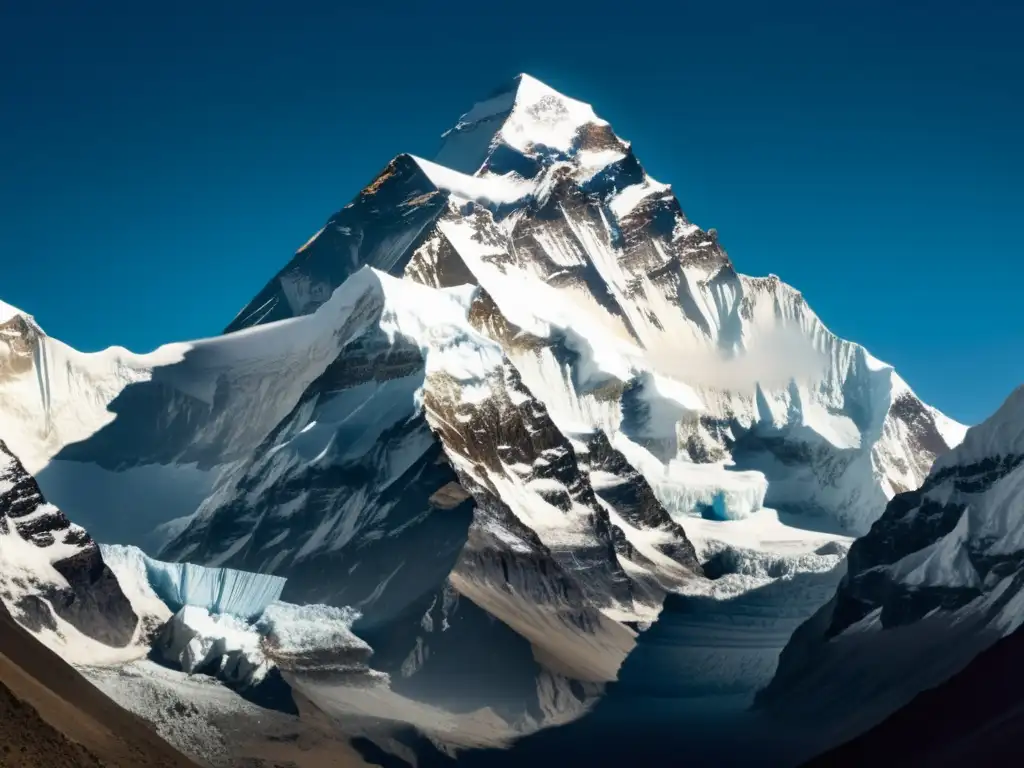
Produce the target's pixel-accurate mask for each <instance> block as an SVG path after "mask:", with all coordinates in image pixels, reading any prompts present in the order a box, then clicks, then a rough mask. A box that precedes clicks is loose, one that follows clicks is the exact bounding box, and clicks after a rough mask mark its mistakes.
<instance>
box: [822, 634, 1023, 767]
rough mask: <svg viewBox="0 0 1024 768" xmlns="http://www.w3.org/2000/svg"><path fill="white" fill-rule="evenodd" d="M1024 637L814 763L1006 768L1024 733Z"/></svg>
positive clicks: (1004, 643) (1000, 645)
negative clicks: (995, 767)
mask: <svg viewBox="0 0 1024 768" xmlns="http://www.w3.org/2000/svg"><path fill="white" fill-rule="evenodd" d="M1022 658H1024V632H1021V631H1020V630H1018V631H1016V632H1014V633H1013V634H1011V635H1009V636H1007V637H1005V638H1003V639H1002V640H1000V641H999V642H997V643H996V644H995V645H993V646H992V647H991V648H989V649H988V650H987V651H985V652H983V653H981V654H979V655H978V657H977V658H976V659H974V660H973V661H972V662H971V663H970V664H968V665H967V666H966V667H965V668H964V669H963V670H961V671H960V672H958V673H957V674H956V675H954V676H953V677H951V678H950V679H949V680H947V681H946V682H944V683H942V684H941V685H938V686H936V687H935V688H932V689H929V690H926V691H924V692H922V693H920V694H918V695H917V696H916V697H915V698H914V699H913V700H912V701H911V702H910V703H909V704H907V705H906V706H905V707H903V708H902V709H900V710H899V711H897V712H896V713H895V714H893V715H892V716H890V717H888V718H887V719H886V720H884V721H883V722H882V723H880V724H879V725H877V726H875V727H874V728H872V729H871V730H870V731H868V732H867V733H865V734H863V735H861V736H859V737H857V738H855V739H853V740H852V741H849V742H847V743H845V744H843V745H841V746H839V747H837V748H835V749H833V750H831V751H829V752H826V753H825V754H823V755H820V756H818V757H817V758H815V759H814V760H812V761H810V762H809V763H807V766H808V768H810V767H811V766H815V768H817V766H822V768H824V766H833V765H834V766H857V765H870V764H881V763H890V764H902V765H915V766H922V768H924V767H925V766H928V767H929V768H932V767H934V768H938V766H953V765H963V764H964V763H965V762H967V763H971V764H974V765H1000V764H1002V763H1003V762H1005V761H1006V760H1007V759H1008V757H1009V756H1010V755H1013V754H1015V753H1016V752H1017V750H1018V749H1019V744H1020V737H1021V734H1022V733H1024V672H1022V671H1024V666H1022V664H1021V659H1022Z"/></svg>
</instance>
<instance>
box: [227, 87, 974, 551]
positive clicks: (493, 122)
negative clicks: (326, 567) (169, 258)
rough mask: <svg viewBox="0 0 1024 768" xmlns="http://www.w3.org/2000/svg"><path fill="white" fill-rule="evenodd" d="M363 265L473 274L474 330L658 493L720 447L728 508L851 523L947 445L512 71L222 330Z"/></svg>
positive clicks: (419, 276) (623, 157)
mask: <svg viewBox="0 0 1024 768" xmlns="http://www.w3.org/2000/svg"><path fill="white" fill-rule="evenodd" d="M445 166H448V167H445ZM389 212H395V213H389ZM362 264H369V265H371V266H374V267H375V268H378V269H384V270H388V271H390V272H392V273H393V274H404V275H405V276H406V277H408V278H411V279H414V280H417V281H420V282H423V283H426V284H428V285H431V286H435V287H443V286H450V285H457V284H463V283H467V282H469V283H474V284H477V285H480V286H481V287H482V288H483V289H484V291H485V292H486V294H487V295H488V296H489V297H490V299H491V300H492V301H493V302H494V309H493V311H492V312H491V313H489V314H496V315H498V319H497V324H498V326H497V327H492V328H488V329H487V331H488V333H489V334H491V335H492V336H493V337H494V338H496V339H497V340H499V341H501V342H502V344H503V346H504V347H505V348H506V350H507V351H508V354H509V356H510V358H511V359H512V361H513V362H514V363H515V365H516V366H517V368H518V369H519V370H520V372H521V375H522V377H523V381H524V384H525V385H526V386H527V388H528V389H529V390H530V391H531V392H533V393H534V394H535V395H536V396H537V397H538V398H540V399H541V400H542V401H543V402H544V404H545V405H546V406H547V407H548V409H549V411H550V412H551V413H552V416H553V418H554V419H555V421H556V422H557V423H559V424H560V425H561V426H563V427H572V426H574V425H576V424H583V425H585V426H586V427H588V428H595V427H598V428H601V429H603V430H604V431H605V432H606V433H608V434H609V437H615V436H619V435H621V436H622V437H624V438H627V439H628V440H630V441H632V442H634V443H636V444H638V445H639V446H640V447H642V448H643V449H645V452H649V453H651V454H653V455H654V456H656V457H657V458H658V459H659V460H660V461H661V462H662V463H663V464H668V465H669V466H670V468H671V469H673V470H675V471H670V472H669V473H668V474H669V476H668V477H667V478H666V479H664V480H663V481H662V483H661V484H662V485H664V486H666V487H665V488H664V489H663V490H662V493H661V495H662V496H663V497H664V498H671V497H672V494H673V491H674V490H676V488H678V487H679V486H689V487H692V486H693V485H694V484H695V482H694V481H695V480H696V483H697V484H699V483H700V482H701V481H702V480H704V478H712V479H711V480H704V482H707V485H708V486H709V487H707V488H705V489H704V491H703V494H701V496H702V497H703V500H704V501H706V502H708V503H710V502H711V501H712V499H713V498H714V495H715V486H716V485H718V486H720V485H724V484H727V483H728V481H729V479H728V478H727V477H726V478H724V479H723V477H722V476H723V475H725V474H726V473H725V469H724V468H725V467H726V466H728V465H727V464H725V463H723V462H726V461H727V460H728V459H729V458H730V457H731V458H732V459H733V460H734V465H733V466H732V468H733V469H740V470H742V469H748V470H753V471H754V472H757V473H760V474H759V475H757V476H756V477H761V476H763V477H762V479H761V480H760V482H758V481H757V479H756V477H755V478H752V479H751V480H750V481H748V485H751V486H753V487H752V488H750V490H749V491H747V492H746V493H744V494H741V498H735V499H732V500H733V501H734V502H735V503H734V504H733V505H731V506H729V505H727V509H726V514H728V515H730V516H741V515H744V514H748V513H749V512H751V511H755V510H756V509H757V508H758V507H759V506H760V504H762V503H765V504H768V505H770V506H774V507H776V508H779V509H784V510H792V511H801V512H808V513H812V514H824V515H827V516H828V517H830V518H832V519H833V520H834V521H837V522H839V523H841V524H842V525H844V526H845V527H847V528H848V529H849V530H851V531H853V532H855V533H860V532H864V531H866V530H867V528H868V527H869V526H870V523H871V522H872V521H873V520H874V518H875V517H877V515H878V513H879V511H880V509H881V508H882V507H883V506H884V503H885V501H886V499H887V498H889V497H891V496H892V495H893V493H895V492H898V491H902V490H907V489H909V488H914V487H917V485H919V484H920V482H921V481H922V480H923V478H924V475H925V474H926V473H927V471H928V468H929V467H930V465H931V462H932V461H933V460H934V458H935V457H936V456H937V455H940V454H941V453H943V452H944V451H945V450H947V448H948V447H949V446H950V445H953V444H956V443H957V442H958V441H959V439H960V437H962V428H961V427H959V425H956V424H954V423H952V422H950V421H949V420H948V419H946V418H945V417H943V416H942V415H941V414H938V413H937V412H935V411H934V409H931V408H929V407H927V406H925V405H924V404H923V403H921V402H920V400H919V399H918V398H917V397H916V396H914V394H913V393H912V392H911V391H910V389H909V388H908V387H907V385H906V384H905V383H904V382H903V381H902V379H900V378H899V377H898V376H897V375H896V374H895V373H894V372H893V371H892V369H891V368H890V367H889V366H886V365H884V364H882V363H880V362H879V361H877V360H875V359H874V358H873V357H871V356H870V355H869V354H867V353H866V352H865V351H864V350H863V348H861V347H859V346H857V345H855V344H850V343H848V342H844V341H842V340H839V339H837V338H836V337H835V336H833V335H832V334H831V333H829V332H828V331H827V329H825V328H824V326H823V325H822V324H821V322H820V321H819V320H818V318H817V317H816V316H815V315H814V313H813V312H812V311H811V310H810V309H809V308H808V307H807V305H806V303H805V302H804V300H803V298H802V297H801V296H800V294H799V293H798V292H796V291H795V290H794V289H792V288H790V287H789V286H787V285H786V284H785V283H782V282H781V281H779V280H778V279H777V278H775V277H769V278H764V279H761V278H747V277H744V276H741V275H739V274H738V273H736V271H735V270H734V269H733V267H732V264H731V263H730V261H729V259H728V257H727V256H726V255H725V252H724V251H723V250H722V248H721V246H720V245H719V244H718V241H717V237H716V235H715V234H714V233H713V232H711V233H707V232H704V231H702V230H700V229H699V228H698V227H696V226H695V225H693V224H691V223H690V222H689V221H688V220H687V219H686V217H685V216H684V214H683V213H682V211H681V210H680V208H679V204H678V202H677V201H676V199H675V197H674V196H673V195H672V194H671V189H670V188H669V187H667V186H666V185H663V184H659V183H658V182H656V181H654V180H653V179H651V178H650V177H649V176H647V174H646V173H645V172H644V170H643V168H642V167H641V166H640V164H639V162H638V161H637V159H636V157H635V155H634V154H633V152H632V149H631V147H630V146H629V144H628V143H627V142H624V141H622V140H621V139H619V138H618V137H616V136H615V134H614V133H613V132H612V131H611V129H610V127H609V126H608V125H607V123H605V122H604V121H602V120H601V119H600V118H598V117H597V116H596V115H595V114H594V112H593V110H592V109H591V108H590V107H589V106H588V105H585V104H581V103H580V102H577V101H574V100H573V99H569V98H567V97H565V96H562V95H561V94H558V93H556V92H555V91H553V90H551V89H550V88H548V87H547V86H545V85H543V84H541V83H539V82H537V81H536V80H534V79H532V78H530V77H529V76H526V75H522V76H520V77H519V78H517V79H516V80H515V81H514V82H513V83H512V85H511V86H510V87H508V88H506V89H504V90H503V91H502V92H500V93H498V94H496V95H495V96H494V97H493V98H491V99H489V100H487V101H485V102H482V103H480V104H477V105H476V106H474V108H473V109H472V110H470V112H468V113H467V114H466V115H464V116H463V118H462V119H461V120H460V122H459V124H458V125H457V126H456V127H455V128H454V129H453V130H452V131H450V132H449V133H448V134H446V141H445V144H444V146H443V147H442V150H441V152H440V154H439V155H438V163H433V162H429V161H425V160H421V159H419V158H414V157H411V156H408V155H402V156H399V157H398V158H396V159H395V161H393V162H392V163H391V164H390V165H389V166H388V168H387V169H385V171H384V172H383V173H382V174H381V175H380V176H378V178H377V179H375V180H374V182H373V183H372V184H370V185H369V186H368V187H367V188H366V189H365V190H363V192H362V193H361V194H360V195H359V196H358V197H357V198H356V199H355V200H354V201H353V202H352V203H351V204H350V205H348V206H346V207H345V208H344V209H343V210H342V211H340V212H339V213H338V214H336V215H335V216H334V217H333V218H332V219H331V220H330V221H329V222H328V224H327V225H326V226H325V228H324V229H323V230H321V232H320V233H318V234H317V235H316V236H314V237H313V238H312V239H311V240H310V241H309V242H308V243H307V244H306V245H305V246H303V248H302V249H300V251H299V252H298V253H297V254H296V256H295V258H294V259H293V260H292V261H291V262H290V263H289V264H288V265H287V266H286V267H285V268H284V269H283V270H282V271H281V272H280V273H279V275H278V276H277V277H276V278H274V279H273V280H272V281H271V282H270V283H268V285H267V287H266V288H265V289H264V290H263V291H262V292H261V293H260V294H259V295H258V296H257V297H256V298H255V299H254V300H253V302H251V303H250V304H249V305H248V306H247V307H246V308H244V309H243V310H242V312H240V313H239V315H238V317H237V318H236V319H235V321H234V322H233V323H232V324H231V325H230V326H229V330H233V329H238V328H241V327H246V326H250V325H252V324H254V323H260V322H266V321H267V320H270V319H279V318H285V317H292V316H295V315H299V314H303V313H308V312H309V311H311V309H313V308H315V307H316V306H317V305H318V304H319V303H321V302H322V301H324V300H325V299H326V297H328V296H330V294H331V292H332V291H333V290H334V289H335V288H337V287H338V286H339V285H340V284H341V283H342V282H343V281H344V279H345V278H346V277H347V276H348V275H349V274H351V272H352V271H353V270H354V269H356V268H358V266H359V265H362ZM503 333H504V336H503V335H502V334H503ZM509 334H511V335H509ZM780 360H782V361H784V362H780ZM673 460H675V461H679V462H682V463H683V464H684V465H685V466H682V467H675V466H673V465H672V464H671V462H672V461H673ZM694 464H697V465H702V466H700V469H701V470H702V472H701V475H703V477H702V478H700V479H696V478H694V477H693V476H692V474H691V473H689V472H687V470H688V469H690V468H691V467H692V465H694ZM716 474H717V476H718V477H717V478H716ZM765 478H766V479H767V482H766V481H765ZM809 491H810V492H809ZM682 511H683V512H689V511H690V510H689V509H686V510H682Z"/></svg>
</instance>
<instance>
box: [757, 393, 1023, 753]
mask: <svg viewBox="0 0 1024 768" xmlns="http://www.w3.org/2000/svg"><path fill="white" fill-rule="evenodd" d="M1022 513H1024V387H1021V388H1020V389H1018V390H1017V391H1015V392H1014V393H1013V394H1012V395H1010V397H1009V398H1008V399H1007V400H1006V402H1005V403H1004V404H1003V406H1002V407H1001V408H1000V409H999V410H998V411H997V412H996V413H995V414H993V415H992V416H991V417H990V418H989V419H987V420H986V421H985V422H983V423H982V424H979V425H978V426H975V427H972V428H971V429H970V430H969V431H968V432H967V435H966V437H965V438H964V441H963V443H962V444H961V445H960V446H958V447H957V448H955V449H954V450H952V451H950V452H949V453H948V454H946V455H945V456H943V457H941V458H940V459H938V460H937V461H936V462H935V465H934V467H933V468H932V471H931V472H930V473H929V475H928V477H927V479H926V480H925V481H924V483H923V484H922V485H921V487H920V488H919V489H917V490H915V491H910V492H907V493H903V494H900V495H898V496H896V497H895V498H893V500H892V501H891V502H890V503H889V505H888V507H887V508H886V510H885V512H884V513H883V514H882V516H881V517H880V518H879V519H878V520H877V521H876V522H875V524H874V525H873V526H872V527H871V530H870V531H869V532H868V533H867V534H866V535H865V536H863V537H861V538H860V539H858V540H857V541H856V542H854V544H853V546H852V547H851V548H850V552H849V557H848V566H847V574H846V576H845V577H844V579H843V580H842V582H841V583H840V585H839V587H838V589H837V591H836V594H835V596H834V597H833V599H832V600H830V601H829V602H828V603H827V604H826V605H825V606H823V607H822V608H821V609H820V610H819V611H818V612H817V613H816V614H815V615H814V616H813V617H812V618H810V619H809V620H808V621H807V622H806V623H805V624H804V625H803V626H801V627H800V628H799V629H798V630H797V631H796V632H795V633H794V635H793V637H792V638H791V640H790V642H789V644H788V645H787V647H786V650H785V651H784V652H783V654H782V656H781V658H780V662H779V668H778V672H777V674H776V676H775V679H774V680H773V681H772V683H771V685H770V686H769V687H768V688H767V689H766V690H765V691H764V692H763V693H762V695H761V697H760V700H761V702H762V703H763V705H764V706H766V707H772V708H779V707H781V708H784V709H786V710H790V711H792V710H794V709H798V708H799V709H808V710H809V709H814V710H815V711H816V712H817V713H818V715H828V714H830V713H829V710H830V709H831V708H830V707H829V706H828V704H827V699H828V697H829V696H830V695H831V694H829V693H828V691H829V690H832V691H834V687H835V686H838V687H840V688H841V689H842V690H843V692H844V698H843V705H842V706H843V708H844V709H846V710H848V711H857V712H859V713H860V716H859V717H858V718H854V721H853V722H852V723H850V724H849V725H848V726H847V727H846V728H845V731H844V733H845V735H846V736H847V737H849V736H852V735H855V734H856V733H858V732H860V731H863V730H864V729H865V728H867V727H868V726H871V725H873V724H874V723H876V722H878V720H880V719H881V718H882V717H884V716H885V715H886V714H888V713H889V712H891V711H893V710H894V709H896V708H897V707H900V706H902V705H903V704H906V703H907V701H909V700H910V699H911V697H913V696H914V694H916V693H917V692H918V691H921V690H923V689H925V688H930V687H932V686H935V685H936V684H938V683H941V682H942V681H943V680H946V679H947V678H949V677H950V676H951V675H953V674H954V673H956V672H957V671H958V670H960V669H961V668H963V667H964V666H965V665H968V662H971V663H970V666H968V670H970V669H972V668H973V669H975V670H976V671H975V672H969V671H968V670H965V671H964V673H962V674H961V675H959V676H957V678H955V680H951V681H950V682H949V683H947V684H946V685H945V686H943V688H941V689H939V690H940V691H946V693H945V694H942V693H937V692H930V693H929V694H925V695H922V696H921V697H920V698H919V699H918V700H917V701H915V702H914V703H913V704H912V705H911V706H910V708H908V710H907V712H908V713H909V712H914V711H922V712H925V711H929V709H930V708H931V707H936V708H940V709H944V708H948V704H949V702H948V701H946V700H945V699H946V698H948V696H949V695H950V692H952V691H958V690H961V689H963V688H964V687H970V686H972V685H976V684H977V681H978V680H980V679H982V677H983V676H986V675H987V676H988V678H985V679H989V678H990V677H991V675H992V674H993V670H992V659H996V658H1006V656H1007V654H1008V653H1009V651H1008V650H1007V649H1008V648H1010V647H1016V646H1017V645H1018V644H1019V641H1018V640H1012V641H1011V640H1007V641H1005V642H1003V643H1001V644H1000V645H999V648H1000V650H998V651H997V650H996V649H993V650H992V651H991V652H990V653H989V654H988V655H985V654H982V655H981V656H978V654H980V653H981V652H983V651H985V649H986V648H987V647H988V646H990V645H992V644H993V643H995V642H996V641H998V640H999V639H1000V638H1002V637H1005V636H1007V635H1011V634H1012V635H1014V636H1016V635H1017V634H1018V628H1019V627H1020V625H1021V622H1022V621H1024V611H1022V606H1024V591H1022V586H1024V526H1022V525H1021V519H1022V517H1021V516H1022ZM975 656H978V658H977V659H975V660H974V661H973V662H972V661H971V660H972V659H974V657H975ZM984 659H988V660H987V661H986V660H984ZM993 695H995V693H993ZM944 697H945V698H944ZM978 706H982V705H980V704H979V705H978ZM986 706H987V705H986ZM1008 709H1009V708H1008ZM831 714H834V713H831ZM896 718H897V720H905V717H903V716H902V715H897V716H896ZM889 732H895V733H896V734H897V736H894V738H897V737H898V734H899V728H897V727H895V726H890V725H885V726H882V727H881V729H880V730H879V731H878V733H879V734H883V733H889ZM942 733H944V734H946V735H949V736H950V737H952V734H951V733H950V732H949V731H945V730H944V731H942ZM961 733H962V732H961ZM873 738H877V737H873ZM903 738H904V739H906V736H905V735H904V737H903ZM870 742H871V739H870V738H869V740H868V743H870ZM851 749H854V748H852V747H851Z"/></svg>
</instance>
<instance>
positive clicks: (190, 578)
mask: <svg viewBox="0 0 1024 768" xmlns="http://www.w3.org/2000/svg"><path fill="white" fill-rule="evenodd" d="M101 550H102V553H103V558H104V560H106V562H107V563H108V564H109V565H110V566H111V568H112V569H113V570H114V572H115V573H116V574H117V575H118V577H119V578H122V579H126V580H127V586H126V590H130V591H129V592H128V594H129V598H131V597H132V595H133V594H135V595H140V594H143V595H148V592H149V591H152V593H153V594H154V595H155V596H156V597H158V598H159V599H160V601H161V602H163V603H165V604H166V605H167V606H168V608H169V609H170V610H172V611H177V610H179V609H180V608H183V607H185V606H189V607H197V608H203V609H205V610H206V611H208V612H209V613H211V614H228V615H231V616H237V617H240V618H243V619H255V618H257V617H259V616H260V614H262V613H263V611H264V610H265V609H266V607H267V606H268V605H270V604H271V603H272V602H274V601H275V600H277V599H278V598H279V597H281V592H282V590H283V589H284V585H285V582H286V581H287V579H285V578H282V577H280V576H273V575H269V574H264V573H250V572H247V571H239V570H235V569H234V568H208V567H206V566H202V565H195V564H193V563H165V562H162V561H160V560H155V559H153V558H151V557H149V556H148V555H146V554H145V553H144V552H142V551H141V550H140V549H138V548H137V547H132V546H123V545H102V547H101ZM143 584H145V585H146V586H147V587H148V589H145V588H143V587H142V586H141V585H143Z"/></svg>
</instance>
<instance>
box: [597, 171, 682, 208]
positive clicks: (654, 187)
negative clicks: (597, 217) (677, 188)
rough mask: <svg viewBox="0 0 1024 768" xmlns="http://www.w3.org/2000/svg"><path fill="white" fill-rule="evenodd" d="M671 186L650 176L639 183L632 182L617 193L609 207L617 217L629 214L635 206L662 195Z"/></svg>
mask: <svg viewBox="0 0 1024 768" xmlns="http://www.w3.org/2000/svg"><path fill="white" fill-rule="evenodd" d="M670 190H671V187H670V186H669V185H668V184H662V183H660V182H658V181H655V180H654V179H652V178H651V177H650V176H648V177H647V178H646V179H644V180H643V181H642V182H641V183H639V184H631V185H630V186H628V187H626V188H625V189H623V190H622V191H621V192H619V193H618V194H616V195H615V197H613V198H612V199H611V201H610V202H609V203H608V207H609V208H610V209H611V211H612V213H614V214H615V216H616V217H617V218H620V219H621V218H623V217H625V216H628V215H629V214H630V213H631V212H632V211H633V209H634V208H636V207H637V206H638V205H640V203H641V202H642V201H644V200H646V199H647V198H648V197H653V196H654V195H661V194H665V193H667V192H669V191H670Z"/></svg>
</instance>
